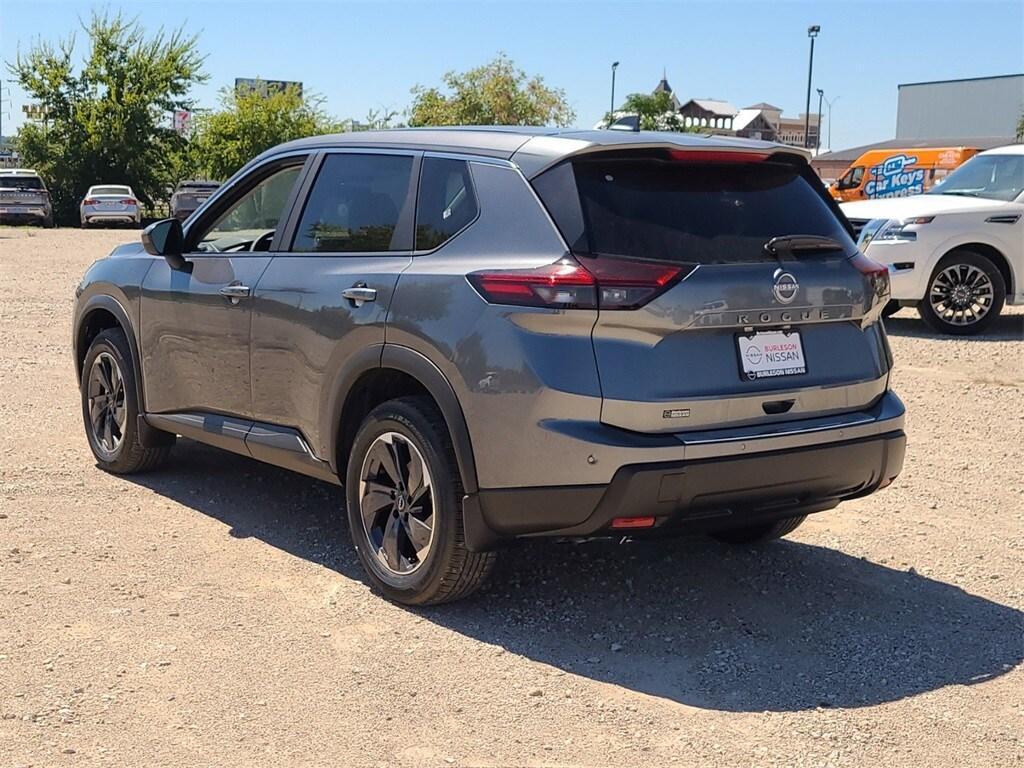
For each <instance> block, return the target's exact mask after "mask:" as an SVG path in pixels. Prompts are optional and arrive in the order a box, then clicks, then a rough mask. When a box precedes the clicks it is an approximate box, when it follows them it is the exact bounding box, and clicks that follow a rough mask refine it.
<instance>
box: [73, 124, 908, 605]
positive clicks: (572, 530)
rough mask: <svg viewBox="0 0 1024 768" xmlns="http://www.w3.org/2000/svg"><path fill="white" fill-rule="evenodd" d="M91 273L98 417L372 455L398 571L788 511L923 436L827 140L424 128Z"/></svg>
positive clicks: (879, 475) (877, 282)
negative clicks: (814, 158)
mask: <svg viewBox="0 0 1024 768" xmlns="http://www.w3.org/2000/svg"><path fill="white" fill-rule="evenodd" d="M142 240H143V243H142V245H141V246H140V245H125V246H122V247H119V248H117V249H115V251H114V252H113V253H112V254H111V255H110V257H108V258H106V259H103V260H101V261H99V262H97V263H96V264H95V265H93V266H92V267H91V268H90V269H89V271H88V272H87V274H86V275H85V277H84V279H83V280H82V282H81V285H80V286H79V288H78V292H77V300H76V304H75V312H74V347H75V360H76V363H77V369H76V371H77V374H78V377H79V380H80V384H81V399H82V400H81V401H82V410H83V416H84V421H85V428H86V434H87V436H88V440H89V445H90V446H91V448H92V451H93V454H94V455H95V457H96V461H97V463H98V465H99V466H100V467H101V468H103V469H106V470H108V471H111V472H118V473H128V472H138V471H143V470H147V469H152V468H154V467H156V466H157V465H159V464H161V463H162V462H163V461H164V460H165V459H166V458H167V456H168V452H169V451H170V449H171V446H172V445H173V443H174V441H175V435H184V436H187V437H190V438H192V439H195V440H199V441H201V442H205V443H209V444H211V445H215V446H218V447H221V448H225V449H227V450H230V451H235V452H237V453H240V454H242V455H245V456H251V457H254V458H256V459H260V460H262V461H267V462H270V463H272V464H276V465H278V466H281V467H287V468H289V469H293V470H295V471H298V472H302V473H305V474H307V475H311V476H313V477H316V478H319V479H321V480H326V481H328V482H333V483H337V484H343V485H344V487H345V491H346V499H347V504H346V509H347V515H348V522H349V527H350V531H351V536H352V539H353V541H354V543H355V548H356V551H357V552H358V556H359V558H360V560H361V562H362V564H363V566H364V568H365V570H366V573H367V575H368V578H369V581H370V583H371V584H372V585H373V586H374V587H375V588H376V589H378V590H380V591H382V592H383V593H384V594H385V595H387V596H388V597H390V598H392V599H394V600H397V601H401V602H405V603H410V604H425V603H435V602H442V601H446V600H451V599H455V598H458V597H462V596H464V595H467V594H469V593H471V592H472V591H474V590H475V589H476V588H477V587H478V586H479V585H480V584H481V582H482V581H483V580H484V578H485V577H486V575H487V573H488V572H489V571H490V570H491V567H492V565H493V563H494V558H495V553H494V552H493V550H494V548H495V547H496V546H498V545H499V544H500V543H502V542H504V541H507V540H511V539H515V538H519V537H525V536H537V535H543V536H554V537H574V538H576V537H595V536H623V535H637V536H640V535H648V536H659V535H669V534H672V533H681V532H710V533H712V534H714V535H715V536H718V537H720V538H721V539H723V540H725V541H729V542H739V543H749V542H754V541H763V540H767V539H772V538H776V537H779V536H783V535H785V534H787V533H789V532H791V531H793V530H794V529H795V528H796V527H797V526H798V525H799V524H800V523H801V522H802V521H803V520H804V518H805V517H806V516H807V515H808V514H811V513H815V512H821V511H823V510H826V509H831V508H833V507H835V506H837V505H838V504H839V503H840V502H841V501H843V500H845V499H851V498H857V497H861V496H865V495H867V494H870V493H872V492H874V491H876V490H878V489H879V488H882V487H884V486H886V485H888V484H889V483H891V482H892V481H893V479H894V478H895V477H896V476H897V475H898V474H899V472H900V469H901V467H902V463H903V454H904V444H905V437H904V433H903V419H904V408H903V405H902V404H901V402H900V400H899V398H898V397H897V396H896V395H895V394H894V393H893V392H892V391H891V390H890V389H889V386H888V382H889V370H890V367H891V365H892V360H891V356H890V352H889V347H888V345H887V343H886V337H885V330H884V328H883V326H882V323H881V322H880V313H881V310H882V308H883V307H884V306H885V303H886V302H887V301H888V298H889V293H888V273H887V272H886V270H885V269H884V267H881V266H880V265H878V264H875V263H874V262H872V261H870V260H869V259H867V258H865V257H864V256H863V255H862V254H860V253H859V252H858V251H857V248H856V245H855V244H854V241H853V239H852V237H851V232H850V231H849V230H848V225H847V224H846V223H845V220H844V219H842V217H841V215H840V214H839V210H838V208H837V207H836V204H835V203H834V201H832V199H831V198H830V197H829V196H828V194H827V193H826V192H825V190H824V188H823V187H822V186H821V184H820V182H819V181H818V180H817V177H816V176H815V175H814V172H813V171H812V170H811V169H810V167H809V165H808V161H807V155H806V154H805V153H803V151H802V150H796V149H793V148H790V147H785V146H781V145H773V144H767V143H761V142H750V141H742V140H735V139H731V138H730V139H717V138H702V137H696V136H693V135H689V134H677V133H672V134H669V133H665V134H662V133H645V132H639V133H624V132H616V131H560V130H556V129H521V128H517V129H511V128H510V129H503V130H481V129H445V130H396V131H386V132H367V133H358V134H346V135H340V136H321V137H315V138H309V139H304V140H300V141H296V142H291V143H288V144H284V145H282V146H279V147H277V148H275V149H272V150H270V151H268V152H266V153H264V154H263V155H261V156H260V157H258V158H256V159H255V160H253V161H252V162H251V163H249V164H248V165H247V166H246V167H245V168H243V169H242V170H241V171H239V172H238V174H236V175H235V177H234V178H233V179H231V180H230V181H229V182H227V183H226V184H225V186H224V187H222V188H221V189H220V190H218V192H217V193H216V194H215V195H214V196H213V197H211V198H210V200H208V201H207V202H206V204H205V205H204V206H203V207H202V208H200V209H199V210H198V211H196V213H195V214H194V215H193V216H192V217H191V218H190V219H189V221H188V223H187V224H186V225H185V226H182V224H181V222H180V221H178V220H177V219H168V220H165V221H161V222H158V223H156V224H153V225H150V226H149V227H148V228H147V229H146V230H145V231H144V233H143V237H142Z"/></svg>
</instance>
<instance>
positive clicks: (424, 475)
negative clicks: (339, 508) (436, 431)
mask: <svg viewBox="0 0 1024 768" xmlns="http://www.w3.org/2000/svg"><path fill="white" fill-rule="evenodd" d="M359 507H360V515H361V517H362V521H363V532H364V534H365V535H366V539H367V541H368V542H369V544H370V549H371V551H372V552H374V554H375V556H376V558H377V560H378V561H379V562H380V564H381V565H382V566H383V567H384V568H386V569H387V570H388V571H389V572H391V573H392V574H395V575H399V576H406V575H408V574H410V573H413V572H414V571H415V570H417V569H418V568H419V567H420V566H421V565H422V564H423V562H424V561H425V560H426V558H427V555H428V554H429V552H430V547H431V545H432V544H433V541H434V519H435V518H434V494H433V487H432V484H431V479H430V471H429V469H428V467H427V463H426V461H424V459H423V455H422V454H421V453H420V451H419V449H418V448H417V447H416V446H415V445H413V443H412V442H411V441H410V440H408V439H407V438H406V437H405V436H404V435H401V434H399V433H397V432H385V433H384V434H383V435H380V436H379V437H377V438H376V439H375V440H374V441H373V443H372V444H371V445H370V447H369V449H368V450H367V452H366V456H365V457H364V458H363V466H362V468H361V470H360V473H359Z"/></svg>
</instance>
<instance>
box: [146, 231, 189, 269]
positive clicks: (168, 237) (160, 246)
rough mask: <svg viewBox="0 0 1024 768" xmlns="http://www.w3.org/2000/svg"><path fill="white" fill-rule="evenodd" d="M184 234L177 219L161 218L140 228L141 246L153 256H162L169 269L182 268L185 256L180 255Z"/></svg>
mask: <svg viewBox="0 0 1024 768" xmlns="http://www.w3.org/2000/svg"><path fill="white" fill-rule="evenodd" d="M184 243H185V235H184V233H183V232H182V229H181V222H180V221H178V220H177V219H163V220H161V221H158V222H156V223H154V224H150V225H149V226H148V227H146V228H145V229H144V230H142V247H143V248H145V249H146V253H148V254H151V255H153V256H163V257H164V259H166V260H167V263H168V264H170V266H171V269H182V268H183V267H184V266H185V264H186V261H185V257H184V256H182V255H181V251H182V248H183V247H184Z"/></svg>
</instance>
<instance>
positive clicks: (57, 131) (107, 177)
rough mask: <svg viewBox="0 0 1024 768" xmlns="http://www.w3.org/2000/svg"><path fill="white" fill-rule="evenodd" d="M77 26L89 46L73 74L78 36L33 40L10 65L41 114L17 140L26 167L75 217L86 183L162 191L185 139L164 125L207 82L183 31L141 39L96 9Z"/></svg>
mask: <svg viewBox="0 0 1024 768" xmlns="http://www.w3.org/2000/svg"><path fill="white" fill-rule="evenodd" d="M82 28H83V30H84V31H85V33H86V36H87V37H88V40H89V50H88V52H87V53H86V54H85V57H84V59H83V61H82V64H81V66H80V67H79V68H78V71H77V72H76V67H75V64H74V49H75V37H74V35H72V36H70V37H69V38H67V39H65V40H62V41H60V42H59V43H58V44H57V45H56V46H54V45H53V44H51V43H49V42H45V41H42V42H38V43H36V44H35V45H34V46H33V47H32V48H31V49H30V50H29V51H28V52H27V53H25V54H22V52H21V51H19V52H18V55H17V57H16V59H15V61H14V62H13V63H8V65H7V68H8V70H9V71H10V73H11V74H12V75H14V76H15V78H16V79H17V82H18V84H19V85H20V86H21V87H22V88H23V89H24V90H25V91H26V93H28V95H29V97H30V98H31V99H32V100H33V101H35V102H37V103H38V104H39V105H40V106H41V108H42V110H43V112H44V114H45V119H44V120H43V121H42V122H41V123H39V122H33V123H27V124H25V125H23V126H22V128H21V129H20V130H19V131H18V135H17V137H16V139H15V143H16V145H17V148H18V151H19V153H20V154H21V156H22V157H23V158H24V160H25V164H26V165H30V166H32V167H34V168H36V169H37V170H38V171H39V172H40V173H41V174H42V175H43V176H44V177H45V178H46V180H47V186H48V187H49V189H50V193H51V195H52V196H53V203H54V210H55V212H56V216H57V219H58V221H64V222H71V221H75V220H76V218H77V207H78V203H79V201H80V200H81V198H82V197H83V196H84V194H85V192H86V191H87V190H88V188H89V186H90V185H92V184H97V183H104V182H105V183H124V184H129V185H131V187H132V189H134V190H135V193H136V194H137V195H138V196H139V198H140V199H141V200H142V201H143V203H145V204H147V205H149V206H152V205H153V203H154V202H155V201H156V200H160V199H163V198H164V197H165V196H166V187H167V185H168V183H169V178H170V176H171V175H172V172H171V166H172V165H173V164H174V163H175V158H176V156H177V155H178V154H180V152H181V151H182V149H183V145H184V140H183V139H182V138H181V137H180V136H179V135H178V134H176V133H175V132H174V131H173V130H172V129H171V127H170V124H169V123H170V121H169V115H170V113H171V112H172V110H175V109H191V107H192V102H191V100H190V99H189V98H188V93H189V90H190V89H191V87H192V86H193V85H194V84H196V83H201V82H204V81H205V80H206V75H205V74H204V73H203V71H202V64H203V57H202V56H201V55H200V54H199V53H198V51H197V47H196V38H195V37H194V36H186V35H185V34H184V32H183V31H182V30H180V29H179V30H176V31H174V32H171V33H169V34H168V33H165V32H164V31H163V30H160V31H158V32H157V33H156V34H155V35H153V36H147V35H146V33H145V30H143V28H142V27H141V26H140V25H139V23H138V21H137V19H126V18H125V17H123V16H122V15H121V14H120V13H118V14H116V15H113V16H111V15H108V14H107V13H102V14H99V13H96V14H93V16H92V17H91V19H90V20H89V22H88V23H83V25H82Z"/></svg>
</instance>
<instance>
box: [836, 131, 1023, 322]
mask: <svg viewBox="0 0 1024 768" xmlns="http://www.w3.org/2000/svg"><path fill="white" fill-rule="evenodd" d="M842 209H843V211H844V212H845V213H846V215H847V217H849V219H850V222H851V223H852V224H853V226H854V228H855V229H856V230H857V231H858V232H859V236H860V247H861V250H862V251H864V252H865V253H866V254H867V255H868V256H870V257H871V258H872V259H874V260H875V261H878V262H880V263H882V264H885V265H887V266H888V268H889V274H890V279H891V283H892V297H893V302H894V303H892V304H890V306H889V307H888V309H887V312H893V311H895V310H898V309H899V308H900V307H901V306H903V307H916V308H917V310H918V312H920V314H921V318H922V319H923V320H924V321H925V322H926V323H928V325H929V326H930V327H932V328H933V329H935V330H936V331H939V332H941V333H950V334H958V335H966V334H974V333H980V332H981V331H983V330H985V328H987V327H988V326H989V324H990V323H991V322H992V321H993V320H995V318H996V317H997V316H998V315H999V313H1000V312H1001V311H1002V309H1003V304H1004V303H1007V304H1024V221H1022V220H1021V217H1022V215H1024V145H1020V144H1014V145H1012V146H1008V147H1000V148H999V149H991V150H989V151H988V152H982V153H981V154H979V155H975V156H974V157H973V158H971V159H970V160H968V161H967V162H966V163H964V164H963V165H962V166H960V168H958V169H957V170H956V171H954V172H953V173H952V174H950V175H949V177H948V178H947V179H946V180H945V181H944V182H943V183H942V184H940V185H938V186H936V187H935V188H934V189H932V190H931V191H930V192H929V193H927V194H924V195H917V196H915V197H907V198H903V199H900V200H869V201H864V202H859V203H845V204H843V205H842Z"/></svg>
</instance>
